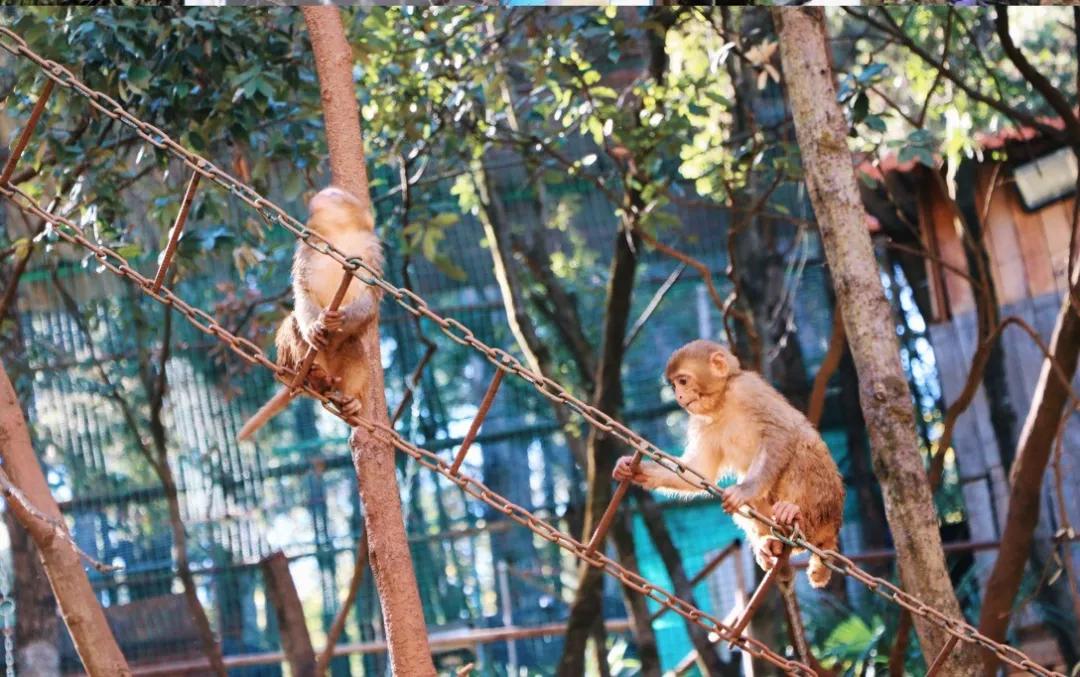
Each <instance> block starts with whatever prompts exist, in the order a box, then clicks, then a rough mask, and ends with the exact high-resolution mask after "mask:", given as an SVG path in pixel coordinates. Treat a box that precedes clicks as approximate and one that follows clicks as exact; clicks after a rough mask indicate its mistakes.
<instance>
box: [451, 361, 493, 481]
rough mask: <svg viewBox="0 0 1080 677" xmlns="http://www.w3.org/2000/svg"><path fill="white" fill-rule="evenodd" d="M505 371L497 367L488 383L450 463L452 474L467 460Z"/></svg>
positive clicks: (455, 473)
mask: <svg viewBox="0 0 1080 677" xmlns="http://www.w3.org/2000/svg"><path fill="white" fill-rule="evenodd" d="M505 373H506V372H504V371H503V370H502V369H495V376H493V377H492V379H491V383H490V384H488V389H487V392H486V393H484V399H482V400H480V408H479V409H477V410H476V416H473V420H472V424H471V425H469V431H468V432H466V433H465V437H464V439H462V440H461V446H460V447H458V452H457V454H456V455H455V456H454V462H453V463H452V464H450V474H451V475H455V476H456V475H457V474H458V470H459V469H460V468H461V463H462V462H463V461H464V460H465V454H466V453H468V451H469V447H471V446H472V443H473V442H474V441H475V440H476V435H477V433H479V432H480V426H481V424H483V422H484V419H485V418H487V414H488V410H489V409H491V403H492V402H494V401H495V393H496V392H497V391H498V390H499V384H500V383H502V380H503V375H504V374H505Z"/></svg>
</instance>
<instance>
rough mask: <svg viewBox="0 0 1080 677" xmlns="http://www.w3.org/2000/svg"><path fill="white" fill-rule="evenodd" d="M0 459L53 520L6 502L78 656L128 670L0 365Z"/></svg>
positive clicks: (92, 665)
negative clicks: (36, 554)
mask: <svg viewBox="0 0 1080 677" xmlns="http://www.w3.org/2000/svg"><path fill="white" fill-rule="evenodd" d="M0 440H3V443H2V444H0V459H2V460H3V469H4V471H5V472H6V473H7V475H8V477H10V479H11V482H12V483H13V484H14V485H15V486H16V487H18V488H19V490H20V491H22V493H23V494H24V495H25V497H26V499H27V500H28V501H29V502H30V504H31V505H32V506H34V508H36V509H37V510H38V511H39V512H40V513H41V514H42V515H44V516H45V517H46V518H48V519H49V520H50V521H51V522H52V523H49V522H45V521H43V520H41V519H40V518H38V517H37V516H35V515H34V514H33V513H32V512H31V511H30V510H28V509H27V508H26V506H25V505H23V504H22V503H21V502H20V501H18V500H9V501H8V507H9V509H10V510H11V511H12V513H13V514H14V515H15V518H16V519H17V520H19V523H20V524H22V525H23V527H24V528H25V529H26V530H27V532H28V533H29V534H30V537H31V538H32V539H33V540H34V543H35V544H36V545H37V547H38V549H39V551H40V553H41V560H42V563H43V564H44V566H45V572H46V574H47V575H48V577H49V584H50V585H51V586H52V589H53V594H54V595H56V599H57V601H58V602H59V604H60V613H61V614H62V616H63V619H64V622H65V623H66V624H67V627H68V630H69V631H70V632H71V638H72V641H73V642H74V644H75V649H76V651H78V652H79V658H81V659H82V662H83V665H84V666H85V668H86V671H87V672H88V673H89V674H90V675H91V676H92V677H98V676H101V677H106V676H108V677H113V676H115V675H130V674H131V670H130V668H128V664H127V661H126V660H125V659H124V655H123V654H122V653H121V652H120V647H118V646H117V644H116V639H115V638H114V637H113V634H112V630H110V629H109V624H108V622H106V620H105V613H104V612H103V611H102V610H101V605H100V604H98V600H97V597H95V596H94V590H93V588H91V587H90V580H89V579H88V578H87V577H86V572H85V571H84V570H83V563H82V560H81V558H80V556H79V554H78V553H77V552H76V551H75V549H74V547H73V545H72V542H71V541H70V537H68V538H62V537H59V535H58V534H57V532H56V525H63V523H64V522H63V519H64V518H63V515H61V513H60V508H59V506H57V505H56V501H55V500H54V499H53V497H52V494H51V493H50V492H49V485H48V484H46V482H45V475H44V474H43V473H42V472H41V466H39V465H38V462H37V457H36V456H35V455H34V450H33V447H32V446H31V444H30V431H29V430H28V429H27V427H26V420H25V419H24V418H23V414H22V409H21V408H20V407H19V401H18V398H17V397H16V396H15V389H14V388H13V387H12V385H11V381H10V380H8V377H7V372H6V371H4V368H3V365H2V364H0Z"/></svg>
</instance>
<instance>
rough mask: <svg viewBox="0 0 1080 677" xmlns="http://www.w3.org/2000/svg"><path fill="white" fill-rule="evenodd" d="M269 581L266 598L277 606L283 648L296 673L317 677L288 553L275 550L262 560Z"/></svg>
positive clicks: (272, 604) (292, 670) (264, 573)
mask: <svg viewBox="0 0 1080 677" xmlns="http://www.w3.org/2000/svg"><path fill="white" fill-rule="evenodd" d="M259 565H260V566H261V567H262V572H263V579H264V580H265V582H266V598H267V600H268V601H269V602H270V605H271V606H273V607H274V613H275V615H276V616H277V622H278V631H279V632H280V634H281V648H282V651H284V653H285V659H286V661H287V662H288V663H289V669H290V670H291V672H292V674H293V677H315V650H314V649H313V648H312V646H311V635H310V634H309V633H308V628H307V620H306V619H305V618H304V607H303V605H302V604H301V603H300V596H299V595H298V594H296V585H295V584H294V583H293V579H292V574H290V573H289V560H288V558H286V557H285V553H283V552H281V551H278V552H275V553H273V554H271V555H269V556H268V557H266V558H265V559H263V560H262V562H260V563H259Z"/></svg>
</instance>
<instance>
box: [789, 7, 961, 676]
mask: <svg viewBox="0 0 1080 677" xmlns="http://www.w3.org/2000/svg"><path fill="white" fill-rule="evenodd" d="M773 17H774V20H775V22H776V25H777V27H778V29H779V34H780V51H781V57H782V60H783V66H784V77H785V81H786V84H787V90H788V98H789V100H790V102H791V109H792V114H793V117H794V121H795V132H796V136H797V138H798V142H799V148H800V149H801V151H802V158H803V167H804V172H805V175H806V184H807V187H808V189H809V191H810V199H811V203H812V204H813V207H814V212H815V214H816V216H817V221H818V224H819V227H820V229H821V239H822V244H823V246H824V249H825V254H826V258H827V259H828V262H829V266H830V267H831V269H832V270H831V272H832V278H833V281H834V284H835V285H836V293H837V302H838V305H839V306H840V309H841V312H842V313H843V315H844V327H845V329H846V330H847V335H848V343H849V345H850V346H851V353H852V357H853V358H854V361H855V368H856V370H857V372H858V375H859V383H860V393H859V400H860V402H861V405H862V410H863V415H864V416H865V418H866V422H867V425H868V427H869V431H870V447H871V452H872V457H873V464H874V471H875V474H876V475H877V477H878V479H879V480H880V481H881V485H882V491H883V495H884V502H885V513H886V517H887V519H888V520H889V525H890V526H891V527H892V533H893V538H894V540H895V543H896V552H897V564H898V567H899V570H900V579H901V582H902V584H903V587H904V589H905V590H907V591H909V592H910V593H911V594H914V595H916V596H917V597H919V598H921V599H922V601H923V602H925V603H926V604H929V605H930V606H932V607H934V608H936V609H937V610H939V611H941V612H942V613H945V614H947V615H950V616H952V617H954V618H962V617H963V616H962V614H961V612H960V605H959V603H958V602H957V600H956V595H955V593H954V591H953V589H952V586H951V584H950V581H949V570H948V568H947V567H946V565H945V557H944V553H943V552H942V548H941V535H940V533H939V532H938V524H937V515H936V514H935V511H934V504H933V501H932V495H931V492H930V485H929V483H928V480H927V477H926V471H925V469H924V467H923V461H922V458H921V457H920V455H919V451H918V449H919V448H918V440H917V436H916V430H915V420H914V419H915V415H914V410H913V405H912V402H911V393H910V391H909V389H908V384H907V379H906V378H905V376H904V371H903V368H902V367H901V364H900V355H899V351H898V348H897V344H896V338H895V337H896V331H895V327H893V320H892V314H891V311H890V308H889V304H888V301H887V300H886V299H885V294H884V290H883V289H882V286H881V278H880V275H879V272H878V266H877V262H876V260H875V258H874V252H873V247H872V246H871V243H870V234H869V232H868V231H867V229H866V220H865V219H866V214H865V211H864V209H863V206H862V202H861V200H860V197H859V190H858V185H857V184H856V179H855V170H854V167H853V165H852V158H851V152H850V151H849V150H848V147H847V141H846V138H847V131H848V130H847V122H846V120H845V118H844V113H843V111H842V110H841V109H840V106H839V105H838V104H837V102H836V86H835V83H834V81H833V73H832V68H831V66H830V65H829V51H828V50H829V42H828V36H827V34H826V28H825V13H824V11H823V10H822V9H820V8H798V9H794V8H788V9H774V10H773ZM915 630H916V632H917V633H918V635H919V640H920V642H921V644H922V648H923V653H924V656H926V657H927V660H932V659H933V657H934V656H936V655H937V653H938V651H939V650H940V649H941V648H942V647H943V646H944V645H945V643H946V641H947V640H948V638H949V635H948V633H947V632H945V630H943V629H942V628H940V627H938V626H936V625H934V624H932V623H930V622H928V621H927V620H926V619H924V618H922V617H918V618H916V619H915ZM977 662H978V659H977V656H976V653H975V651H974V649H973V647H972V646H971V645H970V644H967V643H964V644H962V645H960V646H957V647H956V648H955V650H954V651H953V653H952V656H951V657H950V659H949V661H948V663H947V664H946V671H947V674H957V675H959V674H975V673H976V672H977Z"/></svg>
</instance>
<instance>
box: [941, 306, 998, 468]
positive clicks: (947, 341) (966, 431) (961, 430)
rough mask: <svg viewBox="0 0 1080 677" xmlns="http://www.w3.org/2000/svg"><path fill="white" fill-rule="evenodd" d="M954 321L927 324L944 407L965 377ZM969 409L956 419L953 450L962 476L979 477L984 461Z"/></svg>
mask: <svg viewBox="0 0 1080 677" xmlns="http://www.w3.org/2000/svg"><path fill="white" fill-rule="evenodd" d="M955 322H956V321H955V320H954V321H953V322H943V323H941V324H936V325H930V327H929V334H930V343H931V345H933V347H934V357H935V359H936V361H937V369H938V378H939V379H940V381H941V397H942V401H943V403H944V404H945V406H946V407H948V406H949V405H950V404H952V402H954V401H956V398H957V397H958V396H959V394H960V391H961V390H963V387H964V381H965V379H966V378H967V368H968V366H969V362H968V360H967V359H966V358H965V357H964V351H963V349H962V346H961V342H960V338H959V336H958V334H957V330H956V326H955ZM974 418H975V417H974V416H973V414H972V412H971V411H970V409H969V411H967V412H965V413H964V414H963V415H961V416H960V418H958V419H957V420H956V428H955V431H954V433H953V442H952V445H953V449H954V450H955V451H956V464H957V470H958V471H959V473H960V477H961V481H963V479H964V478H972V477H982V476H984V475H985V474H986V462H985V459H984V455H983V452H982V450H981V449H980V448H979V447H980V444H979V440H978V437H979V435H978V431H977V430H976V429H975V420H974Z"/></svg>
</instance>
